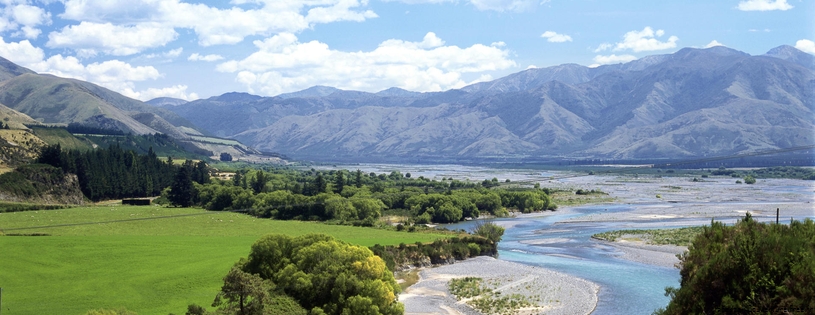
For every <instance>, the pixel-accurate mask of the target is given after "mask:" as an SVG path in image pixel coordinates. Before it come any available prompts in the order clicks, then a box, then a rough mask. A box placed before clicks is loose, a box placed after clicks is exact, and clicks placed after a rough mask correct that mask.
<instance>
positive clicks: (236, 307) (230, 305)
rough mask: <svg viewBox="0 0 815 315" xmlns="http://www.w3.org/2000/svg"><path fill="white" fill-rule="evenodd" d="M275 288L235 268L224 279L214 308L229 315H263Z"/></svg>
mask: <svg viewBox="0 0 815 315" xmlns="http://www.w3.org/2000/svg"><path fill="white" fill-rule="evenodd" d="M273 288H274V284H272V282H271V281H269V280H263V279H262V278H260V276H258V275H253V274H249V273H246V272H244V271H243V270H241V269H240V268H239V267H237V266H235V267H232V269H231V270H229V273H228V274H226V277H224V285H223V286H222V287H221V292H219V293H218V295H217V296H215V301H214V302H212V306H213V307H218V308H219V310H220V311H221V312H225V313H228V314H237V315H262V314H263V306H264V304H265V303H266V302H268V301H269V299H270V296H269V291H270V290H272V289H273Z"/></svg>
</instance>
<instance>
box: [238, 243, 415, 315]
mask: <svg viewBox="0 0 815 315" xmlns="http://www.w3.org/2000/svg"><path fill="white" fill-rule="evenodd" d="M239 264H240V265H241V267H242V268H241V269H242V270H243V271H244V272H246V273H250V274H256V275H259V277H260V278H262V279H264V280H269V281H270V282H271V283H273V284H274V286H275V288H276V290H277V291H278V292H281V293H284V294H285V295H287V296H290V297H291V298H293V299H294V300H295V301H297V302H298V303H299V304H300V306H302V307H303V308H305V309H307V310H309V311H310V312H311V314H338V315H339V314H371V315H374V314H402V313H403V312H404V306H403V305H402V304H400V303H399V302H398V301H397V299H396V294H397V293H399V290H400V289H399V286H398V285H397V284H396V280H395V279H394V278H393V273H392V272H391V271H390V270H388V268H387V267H386V266H385V263H384V262H383V261H382V259H381V258H379V257H377V256H375V255H374V254H373V253H372V252H371V251H370V250H369V249H367V248H365V247H361V246H356V245H351V244H348V243H345V242H343V241H339V240H336V239H334V238H332V237H330V236H327V235H322V234H309V235H304V236H299V237H289V236H285V235H267V236H265V237H263V238H261V239H260V240H258V241H257V242H255V244H254V245H252V250H251V252H250V253H249V258H248V260H246V261H245V262H241V263H239Z"/></svg>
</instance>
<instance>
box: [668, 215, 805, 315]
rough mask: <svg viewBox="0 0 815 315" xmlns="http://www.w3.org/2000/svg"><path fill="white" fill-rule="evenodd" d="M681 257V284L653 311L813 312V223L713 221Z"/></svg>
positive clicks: (746, 219)
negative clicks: (732, 224)
mask: <svg viewBox="0 0 815 315" xmlns="http://www.w3.org/2000/svg"><path fill="white" fill-rule="evenodd" d="M688 248H689V251H688V252H686V253H685V254H683V255H682V257H681V258H680V261H681V264H682V270H681V271H680V273H679V274H680V276H681V280H680V287H679V288H678V289H677V288H666V289H665V292H666V293H665V294H666V296H669V297H670V298H671V302H670V303H669V304H668V306H667V307H666V308H665V309H662V310H659V311H657V312H655V314H662V315H672V314H785V313H786V314H791V313H797V312H796V311H791V310H804V311H802V312H801V313H802V314H803V313H809V312H810V311H809V310H815V222H813V221H812V220H811V219H809V218H807V219H805V220H804V221H803V222H801V221H792V222H790V224H789V225H782V224H772V223H769V224H768V223H759V222H756V221H755V220H753V218H752V216H751V215H750V213H749V212H748V213H747V215H746V216H745V218H744V219H742V220H740V221H739V222H737V223H736V225H734V226H726V225H724V224H723V223H721V222H713V221H711V225H710V226H705V227H704V229H703V231H702V233H701V234H699V235H698V236H696V238H695V239H694V240H693V243H692V244H691V246H689V247H688Z"/></svg>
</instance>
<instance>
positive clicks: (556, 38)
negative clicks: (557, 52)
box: [541, 31, 572, 43]
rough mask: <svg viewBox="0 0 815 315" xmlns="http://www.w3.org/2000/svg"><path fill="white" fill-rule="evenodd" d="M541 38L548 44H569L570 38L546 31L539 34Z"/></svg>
mask: <svg viewBox="0 0 815 315" xmlns="http://www.w3.org/2000/svg"><path fill="white" fill-rule="evenodd" d="M541 37H543V38H546V41H548V42H550V43H564V42H571V41H572V37H571V36H569V35H565V34H558V33H555V32H552V31H546V32H543V34H541Z"/></svg>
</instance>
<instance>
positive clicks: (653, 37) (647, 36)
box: [614, 26, 679, 52]
mask: <svg viewBox="0 0 815 315" xmlns="http://www.w3.org/2000/svg"><path fill="white" fill-rule="evenodd" d="M663 35H665V31H663V30H656V31H654V30H653V29H652V28H651V27H650V26H646V27H645V28H644V29H643V30H642V31H630V32H628V33H625V35H623V41H622V42H619V43H617V44H616V45H615V46H614V51H621V50H628V49H630V50H633V51H634V52H641V51H653V50H664V49H670V48H676V42H677V41H678V40H679V38H678V37H676V36H671V37H668V41H665V42H661V41H659V39H657V38H658V37H662V36H663Z"/></svg>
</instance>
